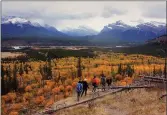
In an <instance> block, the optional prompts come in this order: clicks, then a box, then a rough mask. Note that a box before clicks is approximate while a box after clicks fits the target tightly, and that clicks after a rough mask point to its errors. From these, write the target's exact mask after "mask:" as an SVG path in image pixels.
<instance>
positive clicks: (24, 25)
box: [1, 16, 166, 44]
mask: <svg viewBox="0 0 167 115" xmlns="http://www.w3.org/2000/svg"><path fill="white" fill-rule="evenodd" d="M1 28H2V29H1V35H2V40H5V39H6V38H22V40H23V39H24V38H28V37H33V38H34V39H35V38H36V37H37V38H46V39H49V38H57V39H73V38H75V39H77V40H80V39H82V40H86V41H89V42H91V43H100V44H101V43H104V44H105V43H106V44H111V43H119V42H141V43H143V42H145V41H148V40H150V39H153V38H156V37H158V36H162V35H164V34H166V24H165V23H161V22H154V21H152V22H146V23H140V24H138V25H136V26H131V25H128V24H126V23H124V22H123V21H121V20H119V21H116V22H115V23H111V24H108V25H106V26H104V28H103V29H102V30H101V31H100V32H97V31H95V30H93V29H91V28H90V27H86V26H79V27H78V28H66V29H64V30H62V31H59V30H58V29H56V28H55V27H52V26H49V25H41V24H39V23H34V22H31V21H29V20H27V19H25V18H21V17H15V16H7V17H2V22H1Z"/></svg>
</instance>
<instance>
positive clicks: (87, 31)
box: [62, 26, 98, 36]
mask: <svg viewBox="0 0 167 115" xmlns="http://www.w3.org/2000/svg"><path fill="white" fill-rule="evenodd" d="M62 32H64V33H66V34H68V35H70V36H87V35H96V34H97V33H98V32H97V31H95V30H93V29H92V28H90V27H87V26H78V27H77V28H70V27H67V28H66V29H64V30H62Z"/></svg>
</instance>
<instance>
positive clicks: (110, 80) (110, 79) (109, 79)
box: [106, 77, 112, 88]
mask: <svg viewBox="0 0 167 115" xmlns="http://www.w3.org/2000/svg"><path fill="white" fill-rule="evenodd" d="M106 82H107V84H108V88H110V86H111V83H112V78H111V77H108V78H107V80H106Z"/></svg>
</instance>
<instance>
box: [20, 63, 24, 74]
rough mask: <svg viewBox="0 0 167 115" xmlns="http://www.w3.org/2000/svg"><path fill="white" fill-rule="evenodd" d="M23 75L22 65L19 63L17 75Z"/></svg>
mask: <svg viewBox="0 0 167 115" xmlns="http://www.w3.org/2000/svg"><path fill="white" fill-rule="evenodd" d="M23 73H24V70H23V64H22V63H21V64H20V68H19V74H20V75H22V74H23Z"/></svg>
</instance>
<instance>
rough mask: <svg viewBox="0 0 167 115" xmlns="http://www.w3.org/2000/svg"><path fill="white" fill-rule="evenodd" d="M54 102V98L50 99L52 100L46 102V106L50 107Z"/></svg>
mask: <svg viewBox="0 0 167 115" xmlns="http://www.w3.org/2000/svg"><path fill="white" fill-rule="evenodd" d="M53 104H54V100H53V99H50V100H49V101H48V102H47V103H46V105H45V107H50V106H52V105H53Z"/></svg>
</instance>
